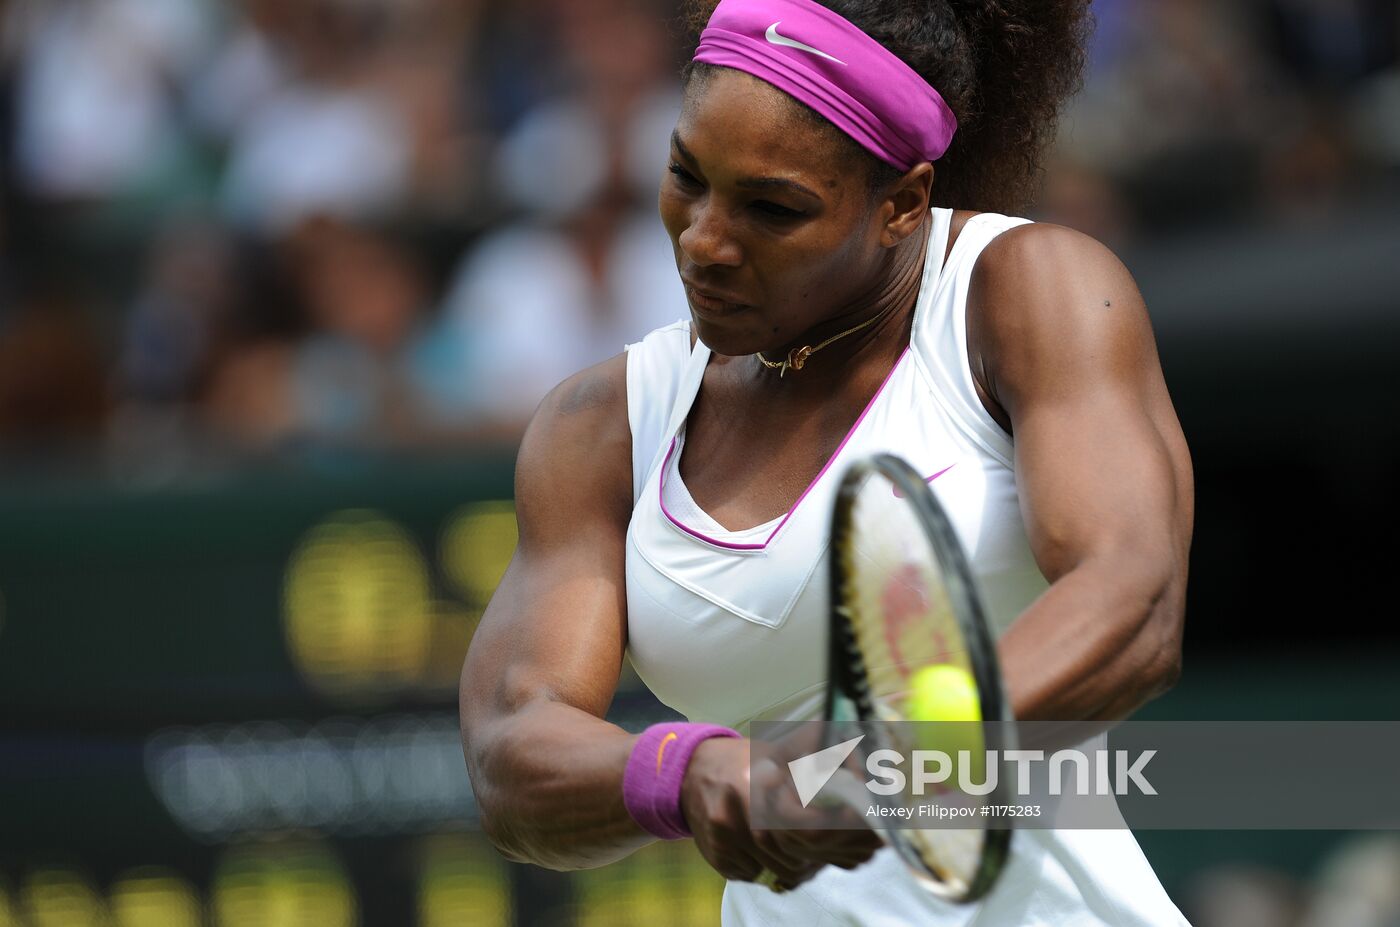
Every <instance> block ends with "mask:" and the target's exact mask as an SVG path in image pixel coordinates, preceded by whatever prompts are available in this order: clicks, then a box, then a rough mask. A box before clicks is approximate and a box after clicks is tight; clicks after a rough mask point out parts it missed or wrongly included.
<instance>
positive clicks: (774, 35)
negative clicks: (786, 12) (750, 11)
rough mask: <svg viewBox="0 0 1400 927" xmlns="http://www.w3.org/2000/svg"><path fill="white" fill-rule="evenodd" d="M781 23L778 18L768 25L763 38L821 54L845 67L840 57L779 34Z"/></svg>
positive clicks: (799, 49) (775, 43) (810, 52)
mask: <svg viewBox="0 0 1400 927" xmlns="http://www.w3.org/2000/svg"><path fill="white" fill-rule="evenodd" d="M760 22H761V20H760ZM782 24H783V21H782V20H781V19H780V20H778V21H777V22H775V23H774V24H773V25H771V26H769V27H768V31H767V32H766V33H765V34H764V36H763V37H764V38H765V39H767V40H768V41H769V42H770V43H772V44H773V45H783V46H786V47H787V48H795V49H797V50H798V51H805V52H807V53H809V54H812V55H819V56H821V57H822V58H825V59H827V60H828V61H835V62H836V63H837V64H839V65H841V66H842V67H845V66H846V62H844V61H842V60H841V59H840V58H836V57H833V56H832V55H828V54H827V53H826V52H824V51H822V50H821V49H820V48H813V47H812V46H810V45H805V44H803V43H802V42H799V41H797V40H796V39H790V38H788V37H787V36H785V35H782V34H780V33H779V32H778V27H779V26H781V25H782Z"/></svg>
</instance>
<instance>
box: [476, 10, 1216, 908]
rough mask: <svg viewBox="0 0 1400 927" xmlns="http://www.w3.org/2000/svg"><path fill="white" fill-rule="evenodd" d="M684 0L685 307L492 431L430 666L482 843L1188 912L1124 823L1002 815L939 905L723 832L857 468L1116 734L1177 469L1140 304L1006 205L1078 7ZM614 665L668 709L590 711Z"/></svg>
mask: <svg viewBox="0 0 1400 927" xmlns="http://www.w3.org/2000/svg"><path fill="white" fill-rule="evenodd" d="M700 6H702V7H704V8H703V9H697V10H696V15H697V24H702V25H703V31H702V32H701V34H700V37H699V42H698V46H697V48H696V51H695V55H694V60H693V62H692V64H691V65H690V66H689V67H688V69H687V73H686V86H685V90H686V93H685V102H684V106H683V109H682V113H681V116H680V118H679V121H678V123H677V125H676V127H675V133H674V135H673V136H672V147H671V163H670V165H669V170H668V171H667V172H666V173H665V174H664V175H663V179H662V184H661V192H660V209H661V215H662V218H663V220H664V224H665V226H666V228H667V230H668V232H669V234H670V237H671V240H672V244H673V245H674V250H675V258H676V265H677V268H678V270H679V273H680V277H681V280H682V282H683V283H684V285H685V289H686V293H687V295H688V297H689V302H690V308H691V317H690V319H688V320H684V321H681V322H678V323H676V324H674V325H671V326H669V327H666V328H663V329H660V330H658V331H656V332H653V333H651V334H650V335H648V336H647V337H646V338H645V339H644V340H643V341H641V342H639V343H637V344H634V345H631V346H630V347H629V350H628V351H626V352H625V353H624V354H622V355H619V356H618V357H616V358H614V359H613V360H611V361H608V362H606V363H604V364H602V365H600V366H598V367H596V368H593V369H590V370H587V371H584V372H582V373H580V374H578V375H576V376H574V377H572V378H571V379H569V380H567V381H565V382H564V383H563V384H561V385H560V386H559V387H557V388H556V389H555V390H554V391H553V392H552V393H551V394H550V396H549V397H548V398H547V399H546V400H545V401H544V403H543V404H542V405H541V407H540V409H539V410H538V412H537V413H536V415H535V418H534V421H533V422H532V424H531V425H530V428H529V430H528V433H527V435H526V437H525V439H524V443H523V445H522V447H521V450H520V457H519V464H518V468H517V473H516V502H517V505H518V512H519V520H520V545H519V549H518V550H517V552H516V554H515V557H514V559H513V561H512V562H511V565H510V567H509V569H508V570H507V572H506V574H505V577H504V579H503V580H502V582H501V585H500V588H499V589H498V591H497V593H496V595H495V598H494V599H493V600H492V602H491V604H490V607H489V608H488V609H487V612H486V614H485V616H484V618H483V620H482V623H481V625H480V628H479V630H478V631H477V633H476V636H475V639H474V641H473V643H472V647H471V651H470V653H469V655H468V657H467V661H466V665H465V667H464V669H463V679H462V690H461V717H462V732H463V737H464V742H465V746H466V754H467V761H468V766H469V769H470V773H471V776H472V781H473V784H474V786H475V789H476V795H477V798H478V801H479V803H480V807H481V811H482V815H483V822H484V826H485V828H486V831H487V833H488V834H489V835H490V837H491V838H492V840H493V841H494V842H495V844H496V845H497V846H498V847H499V848H500V849H501V851H502V852H503V853H505V854H506V855H507V856H509V857H511V858H512V859H516V860H523V861H528V862H532V863H535V864H538V865H541V866H546V867H550V868H556V869H575V868H587V867H595V866H600V865H603V864H606V863H608V862H610V861H612V860H616V859H618V858H620V857H623V856H625V855H627V854H629V853H631V852H633V851H634V850H636V849H637V848H638V847H641V846H643V845H644V844H646V843H648V842H650V841H652V840H655V839H693V840H694V841H695V842H696V845H697V847H698V849H699V851H700V852H701V853H702V854H703V855H704V857H705V859H706V860H708V861H709V862H710V864H711V865H713V866H714V868H715V869H716V870H718V871H719V872H720V873H721V874H722V875H724V876H725V877H726V878H727V879H729V880H730V882H729V883H728V885H727V887H726V891H725V896H724V902H723V908H722V910H723V923H724V924H726V925H778V924H801V925H804V927H817V925H837V924H841V925H846V924H862V925H874V924H880V925H895V924H901V925H905V924H940V925H953V924H971V923H976V924H979V925H996V927H1003V925H1008V927H1009V925H1022V924H1037V925H1089V924H1112V925H1117V927H1129V925H1149V924H1151V925H1162V924H1182V923H1184V920H1183V918H1182V917H1181V914H1180V913H1179V912H1178V911H1177V909H1176V908H1175V907H1174V906H1173V904H1172V903H1171V901H1170V900H1169V899H1168V898H1167V896H1166V894H1165V892H1164V891H1163V890H1162V888H1161V886H1160V884H1159V882H1158V880H1157V878H1156V876H1155V875H1154V874H1153V872H1152V870H1151V868H1150V867H1149V865H1148V863H1147V861H1146V860H1145V858H1144V857H1143V855H1142V853H1141V851H1140V850H1139V848H1138V846H1137V843H1136V841H1135V840H1134V839H1133V837H1132V835H1131V833H1130V832H1128V831H1126V830H1119V831H1051V830H1041V831H1029V830H1028V831H1024V832H1018V833H1016V834H1015V839H1014V841H1013V844H1012V850H1011V858H1010V861H1009V863H1008V866H1007V869H1006V871H1005V873H1004V874H1003V876H1002V879H1001V881H1000V883H999V884H998V885H997V887H996V888H995V890H994V891H992V892H991V894H990V895H989V896H988V897H987V898H986V899H984V900H983V901H981V902H979V903H978V904H976V905H966V906H956V905H951V904H948V903H945V902H942V901H940V900H938V899H936V898H934V897H933V896H932V895H931V894H929V893H928V892H926V891H924V890H923V889H922V887H921V886H920V885H918V884H917V882H916V880H915V878H914V876H912V875H911V874H910V873H909V872H908V871H907V870H906V869H905V868H904V867H903V865H902V864H901V863H900V862H899V861H898V860H897V859H896V858H895V857H894V854H893V852H892V851H891V850H888V849H881V846H882V845H881V843H880V841H879V840H878V838H876V837H875V836H873V835H872V834H870V833H867V832H862V831H859V830H852V831H830V830H828V831H797V830H793V831H764V830H759V829H756V828H754V827H752V826H751V825H750V823H749V818H748V810H749V805H748V802H749V787H748V769H749V751H750V742H749V741H748V740H747V739H745V738H744V737H743V736H741V735H742V734H744V733H745V732H746V730H747V728H748V725H749V722H750V721H751V720H752V719H753V718H755V717H756V716H758V715H760V714H761V715H762V716H763V717H765V718H774V717H786V718H804V717H815V716H817V715H818V714H819V712H820V710H821V704H822V695H823V690H824V688H825V685H826V679H825V673H826V659H825V648H826V629H827V612H826V608H827V601H826V597H827V590H826V586H825V582H824V577H825V575H826V570H825V569H824V562H825V558H826V542H827V530H828V527H827V519H828V514H829V512H830V507H831V501H832V494H833V492H834V490H835V484H836V481H837V479H838V477H839V474H840V471H841V470H842V469H844V464H845V463H847V462H849V461H850V460H854V459H856V458H857V457H860V456H864V455H867V454H870V453H875V452H878V451H888V452H891V453H895V454H898V455H899V456H901V457H903V458H905V459H906V460H909V461H910V462H912V463H913V464H914V465H915V466H916V467H917V468H919V470H920V472H921V474H925V475H927V477H928V479H929V480H931V481H932V482H931V485H932V487H933V489H934V491H935V494H936V495H937V497H938V498H939V500H940V502H941V503H942V505H943V507H944V508H945V509H946V510H947V511H948V513H949V515H950V517H951V519H952V521H953V523H954V526H955V528H956V530H957V532H958V534H959V537H960V540H961V542H962V545H963V547H964V548H965V549H966V551H967V554H968V557H969V559H970V562H971V564H972V567H973V570H974V571H975V573H976V574H977V576H978V579H979V582H980V585H981V587H982V591H983V593H984V595H985V598H986V606H987V611H988V612H989V618H990V620H991V621H992V623H993V625H994V627H995V630H996V631H997V633H998V634H999V643H998V651H999V658H1000V663H1001V667H1002V670H1003V673H1004V676H1005V678H1006V683H1007V688H1008V690H1009V695H1010V698H1011V703H1012V707H1013V710H1014V713H1015V715H1016V716H1017V717H1019V718H1023V719H1048V720H1071V719H1075V720H1079V719H1117V718H1121V717H1124V716H1126V715H1128V714H1129V713H1131V712H1132V711H1133V710H1134V709H1135V708H1137V707H1138V706H1139V705H1141V704H1142V703H1143V702H1144V701H1146V700H1148V699H1150V698H1152V697H1153V696H1155V695H1157V694H1158V693H1160V692H1162V691H1163V690H1164V689H1165V688H1167V687H1168V686H1170V685H1171V683H1172V682H1173V680H1174V679H1175V676H1176V674H1177V671H1178V665H1179V660H1180V641H1181V625H1182V610H1183V598H1184V591H1185V583H1186V562H1187V548H1188V545H1189V538H1190V532H1191V522H1192V481H1191V469H1190V461H1189V457H1188V453H1187V448H1186V444H1185V441H1184V439H1183V437H1182V434H1181V430H1180V427H1179V425H1178V423H1177V420H1176V417H1175V413H1174V412H1173V409H1172V405H1171V402H1170V399H1169V398H1168V395H1167V390H1166V387H1165V385H1164V383H1163V378H1162V374H1161V370H1160V366H1159V363H1158V360H1157V355H1156V348H1155V346H1154V342H1153V337H1152V333H1151V329H1150V326H1149V322H1148V318H1147V315H1146V310H1145V307H1144V305H1143V301H1142V299H1141V297H1140V295H1139V294H1138V292H1137V289H1136V287H1135V285H1134V283H1133V280H1132V279H1131V277H1130V276H1129V274H1128V273H1127V271H1126V270H1125V269H1124V268H1123V266H1122V265H1121V264H1120V263H1119V261H1118V260H1117V259H1115V257H1114V256H1113V255H1112V254H1111V253H1109V251H1108V250H1106V249H1105V248H1104V247H1102V246H1101V245H1100V244H1098V243H1097V242H1095V241H1093V240H1092V239H1089V238H1087V237H1085V236H1083V235H1080V234H1078V233H1076V232H1073V231H1070V230H1068V229H1065V228H1060V227H1055V226H1049V225H1043V224H1036V223H1029V222H1027V221H1026V220H1024V219H1020V218H1011V217H1008V215H1007V214H1006V213H1014V212H1015V211H1016V210H1018V209H1020V208H1022V207H1023V206H1024V204H1025V200H1026V193H1027V191H1028V190H1029V189H1030V188H1031V186H1032V184H1033V181H1034V179H1035V174H1036V171H1037V164H1038V159H1039V157H1040V154H1041V151H1042V148H1043V145H1044V143H1045V142H1046V141H1047V140H1048V139H1049V138H1050V136H1051V133H1052V129H1053V123H1054V119H1055V115H1056V112H1057V109H1058V107H1059V105H1060V104H1061V102H1062V101H1063V99H1064V98H1065V97H1066V96H1067V95H1068V93H1069V92H1071V91H1072V89H1073V88H1074V87H1075V86H1076V84H1077V81H1078V76H1079V72H1080V68H1081V64H1082V59H1083V43H1084V40H1085V34H1086V30H1087V27H1086V19H1087V13H1086V9H1085V7H1086V6H1087V3H1086V2H1084V0H1060V2H1053V0H999V2H994V0H921V2H908V0H822V2H820V3H819V2H815V0H723V2H721V3H719V4H718V6H717V8H715V7H714V5H713V4H701V5H700ZM541 182H545V179H543V178H542V181H541ZM540 337H542V338H547V337H549V333H548V332H540ZM624 654H628V655H630V657H631V659H632V662H633V664H634V665H635V667H636V669H637V671H638V673H639V674H640V675H641V677H642V678H643V679H644V680H645V681H646V683H647V684H648V685H649V686H650V687H651V689H652V690H653V691H654V692H655V693H656V695H657V696H658V697H659V698H660V699H661V700H662V701H664V702H666V703H667V704H668V705H670V706H672V707H674V708H675V709H677V710H678V711H680V712H681V713H682V714H684V715H685V716H686V717H687V718H688V719H689V723H683V724H676V725H669V726H666V727H656V728H652V729H650V730H648V731H647V732H645V733H643V734H642V735H640V736H638V735H636V734H630V733H627V732H625V731H623V730H621V729H619V728H618V727H615V726H614V725H612V724H609V723H608V722H606V721H605V720H603V718H604V715H605V713H606V711H607V709H608V706H609V703H610V701H611V700H612V697H613V694H614V691H615V687H616V685H617V681H618V677H619V673H620V671H621V668H622V662H623V658H624ZM755 882H758V883H761V884H754V883H755ZM770 889H780V890H783V891H781V893H780V892H778V891H771V890H770Z"/></svg>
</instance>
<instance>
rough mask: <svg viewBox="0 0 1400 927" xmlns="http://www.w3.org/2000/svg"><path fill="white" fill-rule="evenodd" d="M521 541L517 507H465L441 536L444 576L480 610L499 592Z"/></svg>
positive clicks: (497, 504) (502, 503)
mask: <svg viewBox="0 0 1400 927" xmlns="http://www.w3.org/2000/svg"><path fill="white" fill-rule="evenodd" d="M518 540H519V536H518V534H517V529H516V523H515V503H513V502H510V501H508V500H499V501H490V502H477V503H473V504H471V505H464V506H462V507H461V508H460V509H458V510H457V511H456V512H454V513H453V515H452V517H451V518H450V519H448V521H447V527H446V528H444V529H443V532H442V543H441V550H442V554H441V556H442V567H443V572H444V573H445V574H446V576H447V578H448V580H449V581H450V582H451V583H452V584H453V586H454V587H455V588H456V589H457V591H458V592H459V593H460V594H461V595H462V597H463V598H464V599H465V600H466V601H467V602H468V603H469V604H470V605H473V606H475V607H476V608H477V609H478V610H480V609H481V608H484V607H485V605H486V602H487V601H488V600H489V599H490V598H491V593H493V592H495V591H496V586H497V584H498V583H500V581H501V576H502V575H504V573H505V571H506V567H507V566H508V565H509V564H510V558H511V556H512V555H514V553H515V545H516V542H517V541H518Z"/></svg>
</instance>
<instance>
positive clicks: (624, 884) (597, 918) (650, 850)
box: [577, 841, 724, 927]
mask: <svg viewBox="0 0 1400 927" xmlns="http://www.w3.org/2000/svg"><path fill="white" fill-rule="evenodd" d="M578 887H579V910H578V915H577V916H578V927H644V925H652V924H666V925H669V927H692V925H693V927H701V925H705V927H713V925H714V924H718V923H719V909H720V899H721V897H722V896H723V894H724V879H722V878H721V877H720V876H719V874H718V873H716V872H715V871H714V870H713V869H711V868H710V866H709V865H708V864H707V863H706V862H705V861H704V859H703V858H702V857H701V856H700V854H699V853H698V852H697V851H696V849H695V846H694V844H692V843H690V842H689V841H685V842H681V843H669V842H667V843H654V844H652V845H651V846H649V847H645V848H644V849H641V850H639V851H637V852H636V853H634V854H632V855H631V856H629V857H627V858H626V859H623V860H620V861H618V862H616V863H613V864H611V865H609V866H607V867H604V868H602V869H597V870H593V871H590V872H588V873H587V874H586V876H585V877H584V878H581V879H579V882H578Z"/></svg>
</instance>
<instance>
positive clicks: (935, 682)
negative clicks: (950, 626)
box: [904, 663, 986, 786]
mask: <svg viewBox="0 0 1400 927" xmlns="http://www.w3.org/2000/svg"><path fill="white" fill-rule="evenodd" d="M904 715H905V717H906V718H908V719H909V720H910V721H913V722H915V724H914V747H915V749H918V750H939V751H942V752H943V753H946V754H947V755H948V757H949V759H951V760H952V762H953V770H954V774H953V775H952V776H951V777H950V779H949V785H950V786H956V784H957V782H958V775H957V773H958V768H959V767H958V762H959V756H958V753H959V751H962V750H966V751H968V753H969V754H970V756H969V760H970V763H969V764H968V769H967V770H966V773H967V775H968V776H969V777H970V778H969V779H968V781H969V782H973V783H981V782H982V781H983V775H984V771H985V769H986V757H985V754H984V750H985V745H984V743H983V739H982V725H981V724H979V723H977V722H980V721H981V720H982V703H981V700H980V699H979V698H978V696H977V682H976V680H974V679H973V678H972V674H971V673H969V672H968V671H967V670H965V669H963V668H962V667H960V666H953V665H951V664H947V663H941V664H938V665H935V666H925V667H924V668H923V669H921V670H919V671H918V672H916V673H914V675H913V676H911V677H910V679H909V697H908V700H907V701H906V702H905V706H904ZM939 722H943V723H939ZM948 722H954V723H948Z"/></svg>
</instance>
